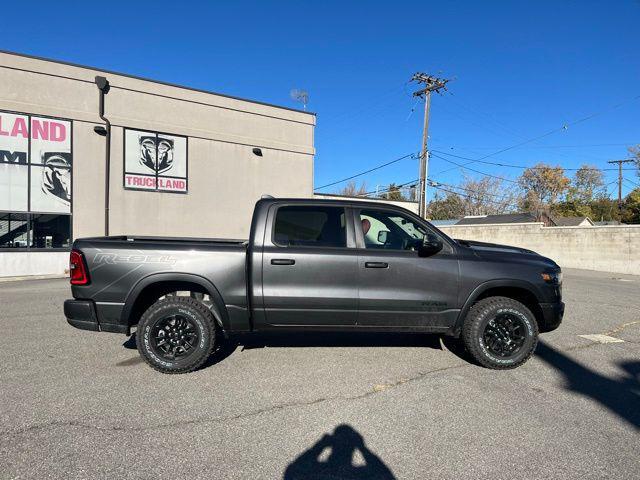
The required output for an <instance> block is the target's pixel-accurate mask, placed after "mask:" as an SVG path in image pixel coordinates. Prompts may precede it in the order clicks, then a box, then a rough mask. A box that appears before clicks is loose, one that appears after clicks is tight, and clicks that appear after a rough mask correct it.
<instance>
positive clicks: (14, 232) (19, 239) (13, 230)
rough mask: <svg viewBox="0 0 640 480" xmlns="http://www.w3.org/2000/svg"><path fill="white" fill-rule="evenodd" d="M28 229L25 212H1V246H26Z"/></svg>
mask: <svg viewBox="0 0 640 480" xmlns="http://www.w3.org/2000/svg"><path fill="white" fill-rule="evenodd" d="M27 230H28V222H27V215H26V214H25V213H0V248H26V247H27Z"/></svg>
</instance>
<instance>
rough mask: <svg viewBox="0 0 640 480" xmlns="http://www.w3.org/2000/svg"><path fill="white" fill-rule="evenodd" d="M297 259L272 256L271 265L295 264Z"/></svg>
mask: <svg viewBox="0 0 640 480" xmlns="http://www.w3.org/2000/svg"><path fill="white" fill-rule="evenodd" d="M295 264H296V261H295V260H293V259H292V258H272V259H271V265H295Z"/></svg>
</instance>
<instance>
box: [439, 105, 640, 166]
mask: <svg viewBox="0 0 640 480" xmlns="http://www.w3.org/2000/svg"><path fill="white" fill-rule="evenodd" d="M639 98H640V95H636V96H635V97H632V98H630V99H628V100H625V101H623V102H619V103H617V104H615V105H612V106H611V107H609V108H606V109H604V110H600V111H598V112H594V113H592V114H590V115H587V116H585V117H582V118H579V119H578V120H575V121H573V122H569V123H565V124H564V125H562V126H561V127H559V128H554V129H553V130H549V131H548V132H546V133H543V134H542V135H538V136H536V137H533V138H529V139H526V140H524V141H522V142H518V143H516V144H514V145H510V146H508V147H505V148H502V149H500V150H498V151H496V152H493V153H490V154H488V155H484V156H482V157H480V158H477V159H472V160H471V161H469V162H468V163H466V164H465V165H469V164H471V163H475V162H478V161H480V160H484V159H486V158H489V157H493V156H495V155H499V154H501V153H504V152H507V151H509V150H513V149H514V148H518V147H521V146H522V145H526V144H528V143H532V142H535V141H536V140H541V139H542V138H545V137H548V136H549V135H553V134H554V133H557V132H561V131H563V130H568V129H569V127H571V126H574V125H578V124H580V123H583V122H586V121H588V120H591V119H592V118H595V117H597V116H598V115H602V114H603V113H605V112H609V111H611V110H615V109H617V108H620V107H621V106H623V105H625V104H627V103H630V102H633V101H635V100H637V99H639ZM450 170H453V169H452V168H450V169H448V170H443V171H441V172H438V174H440V173H445V172H448V171H450Z"/></svg>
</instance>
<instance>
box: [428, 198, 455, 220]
mask: <svg viewBox="0 0 640 480" xmlns="http://www.w3.org/2000/svg"><path fill="white" fill-rule="evenodd" d="M427 212H429V218H431V219H432V220H451V219H454V218H461V217H464V200H463V199H462V197H461V196H460V195H458V194H457V193H449V192H447V194H446V195H445V197H444V198H442V199H441V198H439V196H438V192H436V195H435V197H434V199H433V200H431V201H430V202H429V205H428V207H427Z"/></svg>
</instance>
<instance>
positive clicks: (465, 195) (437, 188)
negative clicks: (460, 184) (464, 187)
mask: <svg viewBox="0 0 640 480" xmlns="http://www.w3.org/2000/svg"><path fill="white" fill-rule="evenodd" d="M431 186H432V187H433V188H435V189H436V190H442V191H443V192H448V193H452V194H454V195H459V196H461V197H465V198H470V199H473V197H472V196H471V195H468V194H464V193H460V192H455V191H453V190H449V189H447V188H443V187H440V186H436V185H431ZM485 201H486V202H489V203H493V204H498V205H502V206H505V207H513V208H516V209H519V208H520V206H519V205H516V204H515V203H505V202H497V201H493V200H488V199H485Z"/></svg>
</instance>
